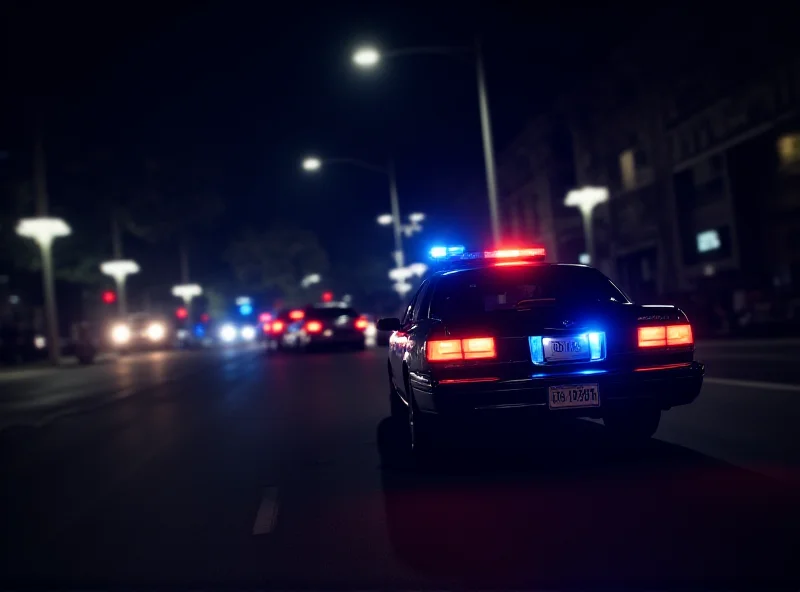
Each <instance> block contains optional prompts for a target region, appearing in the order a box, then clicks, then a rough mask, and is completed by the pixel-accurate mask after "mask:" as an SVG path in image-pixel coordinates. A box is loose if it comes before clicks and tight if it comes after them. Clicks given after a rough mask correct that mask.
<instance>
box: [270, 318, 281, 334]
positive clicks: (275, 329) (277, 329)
mask: <svg viewBox="0 0 800 592" xmlns="http://www.w3.org/2000/svg"><path fill="white" fill-rule="evenodd" d="M283 326H284V325H283V321H275V322H274V323H272V332H273V333H280V332H281V331H283Z"/></svg>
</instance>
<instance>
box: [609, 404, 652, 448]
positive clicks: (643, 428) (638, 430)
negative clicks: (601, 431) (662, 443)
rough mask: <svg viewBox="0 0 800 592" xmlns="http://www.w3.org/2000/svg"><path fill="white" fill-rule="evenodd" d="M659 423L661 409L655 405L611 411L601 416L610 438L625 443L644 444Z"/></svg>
mask: <svg viewBox="0 0 800 592" xmlns="http://www.w3.org/2000/svg"><path fill="white" fill-rule="evenodd" d="M660 422H661V409H659V408H658V407H656V406H655V405H646V406H644V405H643V406H637V407H629V408H620V409H612V410H608V411H606V413H605V414H604V415H603V424H604V425H605V427H606V429H607V430H609V432H610V434H611V436H612V437H613V438H614V439H615V440H617V441H621V442H625V443H641V442H646V441H647V440H649V439H650V438H651V437H652V436H653V434H655V433H656V430H658V424H659V423H660Z"/></svg>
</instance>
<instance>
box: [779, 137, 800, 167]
mask: <svg viewBox="0 0 800 592" xmlns="http://www.w3.org/2000/svg"><path fill="white" fill-rule="evenodd" d="M778 158H779V159H780V161H781V165H782V166H793V165H794V166H796V165H798V164H800V132H796V133H791V134H784V135H783V136H781V137H780V138H778Z"/></svg>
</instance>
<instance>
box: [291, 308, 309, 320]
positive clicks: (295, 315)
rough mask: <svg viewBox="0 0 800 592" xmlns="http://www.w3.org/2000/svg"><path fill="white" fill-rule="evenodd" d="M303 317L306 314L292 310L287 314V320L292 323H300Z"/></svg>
mask: <svg viewBox="0 0 800 592" xmlns="http://www.w3.org/2000/svg"><path fill="white" fill-rule="evenodd" d="M305 316H306V313H305V312H304V311H302V310H293V311H292V312H290V313H289V318H290V319H292V320H293V321H300V320H302V319H303V317H305Z"/></svg>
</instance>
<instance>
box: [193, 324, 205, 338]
mask: <svg viewBox="0 0 800 592" xmlns="http://www.w3.org/2000/svg"><path fill="white" fill-rule="evenodd" d="M194 335H195V337H205V336H206V328H205V326H204V325H203V324H202V323H199V324H197V325H195V326H194Z"/></svg>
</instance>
